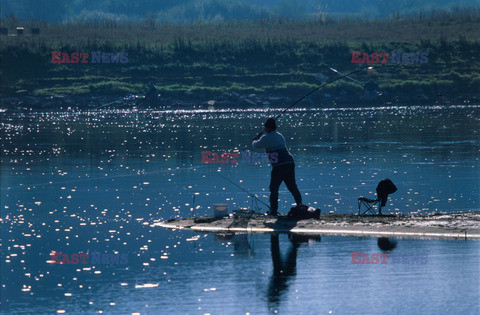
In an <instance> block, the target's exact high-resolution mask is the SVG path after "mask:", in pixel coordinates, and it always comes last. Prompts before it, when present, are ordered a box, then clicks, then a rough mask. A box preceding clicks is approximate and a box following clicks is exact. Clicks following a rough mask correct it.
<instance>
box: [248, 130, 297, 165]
mask: <svg viewBox="0 0 480 315" xmlns="http://www.w3.org/2000/svg"><path fill="white" fill-rule="evenodd" d="M252 146H253V148H254V149H265V152H267V153H268V157H269V159H270V163H271V164H272V167H275V166H280V165H284V164H288V163H295V161H294V159H293V156H292V155H291V154H290V152H288V150H287V145H286V143H285V138H284V137H283V136H282V134H281V133H279V132H276V131H272V132H270V133H269V134H265V135H263V136H262V137H261V138H260V139H259V140H254V141H253V142H252Z"/></svg>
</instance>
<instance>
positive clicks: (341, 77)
mask: <svg viewBox="0 0 480 315" xmlns="http://www.w3.org/2000/svg"><path fill="white" fill-rule="evenodd" d="M368 70H373V67H367V68H362V69H359V70H355V71H352V72H349V73H347V74H343V75H340V76H338V77H336V78H335V79H332V80H330V81H328V82H325V83H324V84H322V85H320V86H317V87H316V88H314V89H313V90H311V91H310V92H308V93H307V94H305V95H303V96H302V97H300V98H299V99H298V100H296V101H295V102H294V103H293V104H292V105H290V106H288V107H287V108H285V109H284V110H283V111H282V112H281V113H280V114H278V115H277V117H275V118H274V119H275V120H278V119H279V118H280V116H282V115H283V114H284V113H285V112H286V111H288V110H289V109H290V108H292V107H293V106H295V105H297V104H298V103H300V102H301V101H303V100H304V99H305V98H307V97H309V96H310V95H312V94H313V93H315V92H317V91H318V90H320V89H321V88H323V87H325V86H327V85H329V84H332V83H333V82H335V81H338V80H340V79H343V78H346V77H348V76H351V75H352V74H355V73H358V72H361V71H368ZM262 134H263V130H262V131H261V132H260V133H259V134H258V135H257V136H256V137H255V138H254V139H258V138H260V136H261V135H262Z"/></svg>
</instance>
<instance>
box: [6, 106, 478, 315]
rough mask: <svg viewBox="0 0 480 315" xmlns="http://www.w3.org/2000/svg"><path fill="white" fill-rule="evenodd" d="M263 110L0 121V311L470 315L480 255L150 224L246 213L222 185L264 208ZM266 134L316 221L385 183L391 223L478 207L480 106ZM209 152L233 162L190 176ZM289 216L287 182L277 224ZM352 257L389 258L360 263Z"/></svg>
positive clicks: (450, 246) (328, 112)
mask: <svg viewBox="0 0 480 315" xmlns="http://www.w3.org/2000/svg"><path fill="white" fill-rule="evenodd" d="M276 114H278V110H274V109H222V110H156V111H152V110H137V109H116V110H113V109H102V110H78V109H73V108H67V109H64V110H61V111H41V112H39V111H31V110H18V111H3V112H1V113H0V115H1V127H0V128H1V130H0V131H1V134H0V137H1V150H2V155H1V168H0V171H1V173H0V179H1V219H2V225H1V241H0V244H1V257H0V259H1V270H0V271H1V305H0V309H1V310H2V312H5V313H35V312H37V313H41V314H43V313H78V312H86V313H106V314H133V313H140V314H170V313H178V314H206V313H210V314H246V313H250V314H273V313H280V314H290V313H297V314H351V313H369V314H380V313H386V312H387V313H409V314H478V313H479V312H480V291H479V290H480V289H479V288H480V280H479V279H480V265H479V261H480V259H479V258H480V246H479V244H480V243H479V242H478V241H474V240H443V239H396V240H392V241H394V242H395V243H396V247H395V248H394V249H393V250H389V251H384V250H382V249H381V248H380V247H379V245H378V240H377V239H376V238H358V237H340V236H322V237H321V238H311V239H309V240H307V239H301V240H298V239H296V238H295V237H294V236H291V235H290V236H289V235H287V234H280V235H270V234H254V235H247V234H237V235H215V234H205V233H198V232H193V231H181V230H175V231H172V230H166V229H163V228H161V227H155V226H152V224H153V223H154V222H156V221H158V220H166V219H171V218H179V217H186V216H202V215H209V214H211V213H212V205H213V204H214V203H226V204H228V205H229V208H230V209H252V207H255V204H253V203H252V200H251V198H250V197H249V195H248V194H247V193H245V192H244V191H243V190H241V189H239V188H238V187H236V186H234V185H232V184H231V183H229V182H228V181H226V180H225V179H223V178H222V177H221V176H219V175H218V173H220V174H222V176H225V177H227V178H229V179H230V180H232V181H234V182H235V183H237V184H238V185H240V186H241V187H243V188H244V189H246V190H248V191H249V192H251V193H254V194H256V195H258V196H259V198H260V199H261V200H263V201H264V202H268V193H269V192H268V182H269V173H270V166H269V165H268V163H266V162H265V161H262V160H260V161H257V162H255V161H253V162H252V160H247V159H246V155H245V154H244V152H246V151H247V150H248V151H250V150H251V148H250V146H251V139H252V137H253V136H254V135H256V134H257V133H258V132H259V131H260V130H261V126H262V123H263V121H264V120H265V118H266V117H269V116H275V115H276ZM278 127H279V131H280V132H281V133H282V134H283V135H284V136H285V138H286V140H287V145H288V147H289V148H290V151H291V153H292V154H293V155H294V157H295V161H296V177H297V184H298V187H299V189H300V191H301V193H302V195H303V199H304V203H306V204H309V205H312V206H314V207H320V208H321V209H322V212H332V213H356V212H357V198H358V197H359V196H361V195H364V196H371V197H373V196H374V194H375V188H376V185H377V183H378V181H380V180H381V179H383V178H390V179H391V180H392V181H393V182H394V183H395V184H396V186H397V187H398V191H397V192H396V193H394V194H392V195H391V196H390V197H389V200H388V204H387V208H386V209H385V210H384V211H385V212H387V213H414V214H427V213H438V212H441V213H451V212H458V211H480V191H479V190H480V172H479V166H480V160H479V157H480V154H479V153H480V106H475V105H470V106H463V105H459V106H432V107H417V106H408V107H407V106H406V107H398V106H392V107H381V108H357V109H352V108H319V109H297V110H295V111H292V112H287V113H286V114H285V115H284V116H282V118H281V119H280V120H279V122H278ZM207 151H208V152H210V153H211V154H214V153H216V154H219V155H220V156H221V154H222V153H227V154H235V153H239V156H238V158H237V159H236V161H233V160H232V159H231V158H229V159H228V163H202V160H203V162H205V160H204V159H203V158H202V157H203V156H202V152H207ZM229 156H231V155H229ZM235 162H237V163H235ZM293 202H294V201H293V198H292V196H291V195H290V194H289V193H288V191H287V190H286V188H285V187H284V186H282V187H281V192H280V209H279V211H280V212H281V213H286V212H287V211H288V209H289V208H290V207H291V205H292V203H293ZM258 206H259V207H261V208H262V209H257V210H259V211H266V209H265V208H266V207H265V206H264V205H262V204H259V205H258ZM353 253H361V255H362V256H361V257H364V254H366V255H368V257H370V258H371V257H372V255H375V254H378V255H389V257H388V259H386V262H387V263H384V264H382V263H381V262H379V263H376V264H356V263H353V262H354V261H355V260H354V258H353V255H354V254H353ZM86 255H88V257H87V256H86ZM384 257H385V256H384ZM55 262H62V263H55Z"/></svg>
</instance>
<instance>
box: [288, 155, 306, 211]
mask: <svg viewBox="0 0 480 315" xmlns="http://www.w3.org/2000/svg"><path fill="white" fill-rule="evenodd" d="M285 167H286V170H285V179H284V180H285V185H287V188H288V190H289V191H290V193H291V194H292V196H293V198H295V202H296V203H297V206H299V205H301V204H302V195H301V194H300V191H299V190H298V187H297V183H296V181H295V164H293V163H291V164H286V165H285Z"/></svg>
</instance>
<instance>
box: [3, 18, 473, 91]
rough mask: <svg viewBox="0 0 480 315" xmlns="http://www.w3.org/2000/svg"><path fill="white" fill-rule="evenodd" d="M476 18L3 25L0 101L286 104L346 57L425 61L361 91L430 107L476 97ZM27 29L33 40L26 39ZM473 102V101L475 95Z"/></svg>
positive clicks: (378, 76)
mask: <svg viewBox="0 0 480 315" xmlns="http://www.w3.org/2000/svg"><path fill="white" fill-rule="evenodd" d="M479 17H480V13H479V12H478V11H475V10H473V11H472V10H471V11H458V12H455V13H436V14H433V13H432V14H428V15H427V14H419V15H418V16H416V17H409V18H389V19H382V20H370V21H368V20H357V19H341V20H334V19H328V18H326V19H311V20H303V21H293V20H282V19H271V20H259V21H255V22H228V23H192V24H188V25H187V24H185V25H173V24H163V25H156V24H154V23H151V21H150V22H149V21H148V20H146V21H141V22H136V23H133V22H132V23H115V22H112V21H90V22H83V23H72V24H46V23H38V22H28V23H24V22H22V21H18V20H15V19H7V20H2V21H1V24H2V27H6V28H9V31H10V32H12V30H13V29H14V27H16V26H20V25H21V26H24V27H25V30H26V33H27V34H24V35H22V36H5V35H1V39H0V40H1V42H2V45H1V47H0V58H1V91H2V96H10V95H14V94H15V93H16V91H18V90H27V92H26V93H27V94H29V95H52V94H64V95H100V94H101V95H125V94H127V93H142V92H144V91H145V85H146V84H147V83H148V82H149V81H154V82H155V83H156V85H157V87H159V90H160V92H163V93H177V92H178V93H183V92H185V91H192V92H194V93H206V94H213V95H215V94H218V93H223V92H237V93H268V94H278V95H288V94H292V93H297V95H298V93H303V92H305V91H307V90H309V89H311V88H313V87H314V86H317V85H318V84H319V81H318V80H317V79H315V77H314V76H313V74H317V73H321V74H323V75H325V76H326V77H327V78H334V77H335V76H336V74H335V73H333V72H331V71H330V70H329V69H328V67H335V68H338V69H340V70H342V71H345V72H348V71H352V70H355V69H359V68H360V67H361V66H365V65H359V64H353V63H352V62H351V59H352V55H351V52H352V51H362V52H367V53H370V54H371V53H373V52H387V53H391V52H392V51H394V50H400V51H402V52H413V53H416V52H426V53H428V62H427V63H423V64H418V63H413V64H403V65H402V66H401V67H388V68H386V69H384V70H381V71H376V72H371V73H370V74H369V75H367V74H366V73H365V74H360V75H358V76H356V78H357V79H358V80H360V81H363V82H365V81H367V80H369V79H374V80H376V81H377V82H378V83H379V85H380V90H382V91H386V92H387V93H388V95H389V96H390V97H395V96H396V97H402V95H405V94H409V93H416V94H417V95H425V96H427V97H435V96H436V95H438V94H439V93H440V94H442V95H447V96H450V97H460V96H467V97H468V96H475V95H478V91H479V90H480V74H479V73H480V65H479V61H478V52H479V51H480V41H479V38H480V33H479V32H478V29H480V18H479ZM32 27H37V28H40V35H32V36H28V33H29V30H30V28H32ZM53 50H56V51H62V52H67V53H69V54H71V53H73V52H80V53H81V52H86V53H89V54H91V52H92V51H102V52H112V53H120V52H126V53H128V62H126V63H123V64H122V63H114V64H93V63H90V62H89V63H77V64H73V63H72V64H68V63H60V64H55V63H52V62H51V59H52V57H51V51H53ZM362 90H363V89H362V87H361V86H360V85H358V84H356V83H353V82H351V81H348V80H339V81H337V82H336V83H335V84H332V85H330V86H328V88H326V89H325V90H324V91H325V93H330V94H332V95H337V94H339V93H346V94H347V95H352V96H355V95H357V96H358V95H359V94H361V93H362ZM475 93H476V94H475Z"/></svg>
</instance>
